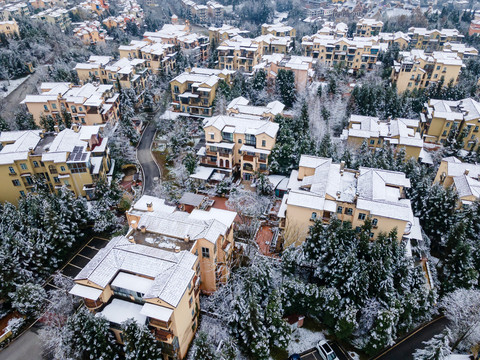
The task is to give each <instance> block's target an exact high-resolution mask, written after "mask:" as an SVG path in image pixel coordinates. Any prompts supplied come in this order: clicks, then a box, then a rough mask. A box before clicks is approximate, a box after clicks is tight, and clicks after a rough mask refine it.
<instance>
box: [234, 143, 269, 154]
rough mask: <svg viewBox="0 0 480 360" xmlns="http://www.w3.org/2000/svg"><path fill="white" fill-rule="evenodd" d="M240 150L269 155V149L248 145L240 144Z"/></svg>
mask: <svg viewBox="0 0 480 360" xmlns="http://www.w3.org/2000/svg"><path fill="white" fill-rule="evenodd" d="M240 151H248V152H253V153H257V154H265V155H270V150H263V149H257V148H255V147H253V146H249V145H242V147H241V148H240Z"/></svg>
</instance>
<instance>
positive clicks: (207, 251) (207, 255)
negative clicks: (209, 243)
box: [202, 247, 210, 259]
mask: <svg viewBox="0 0 480 360" xmlns="http://www.w3.org/2000/svg"><path fill="white" fill-rule="evenodd" d="M202 257H203V258H207V259H209V258H210V249H209V248H206V247H202Z"/></svg>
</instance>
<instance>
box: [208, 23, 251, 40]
mask: <svg viewBox="0 0 480 360" xmlns="http://www.w3.org/2000/svg"><path fill="white" fill-rule="evenodd" d="M247 33H248V31H246V30H240V29H239V28H236V27H234V26H231V25H226V24H223V25H222V26H221V27H215V26H211V27H209V28H208V39H209V40H210V42H212V41H215V43H216V44H219V43H221V42H222V41H225V40H229V39H231V38H233V37H235V36H238V35H240V36H242V35H244V34H247Z"/></svg>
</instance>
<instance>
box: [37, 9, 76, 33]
mask: <svg viewBox="0 0 480 360" xmlns="http://www.w3.org/2000/svg"><path fill="white" fill-rule="evenodd" d="M69 14H70V10H67V9H63V8H53V9H46V10H43V11H41V12H39V13H37V14H35V15H32V16H31V18H32V19H35V20H39V21H43V22H46V23H48V24H50V25H57V26H58V27H59V28H60V29H62V31H65V30H66V29H67V27H69V26H70V25H71V23H72V22H71V20H70V15H69Z"/></svg>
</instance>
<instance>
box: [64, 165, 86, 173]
mask: <svg viewBox="0 0 480 360" xmlns="http://www.w3.org/2000/svg"><path fill="white" fill-rule="evenodd" d="M68 168H69V169H70V172H71V173H72V174H78V173H84V172H87V164H86V163H73V164H68Z"/></svg>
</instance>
